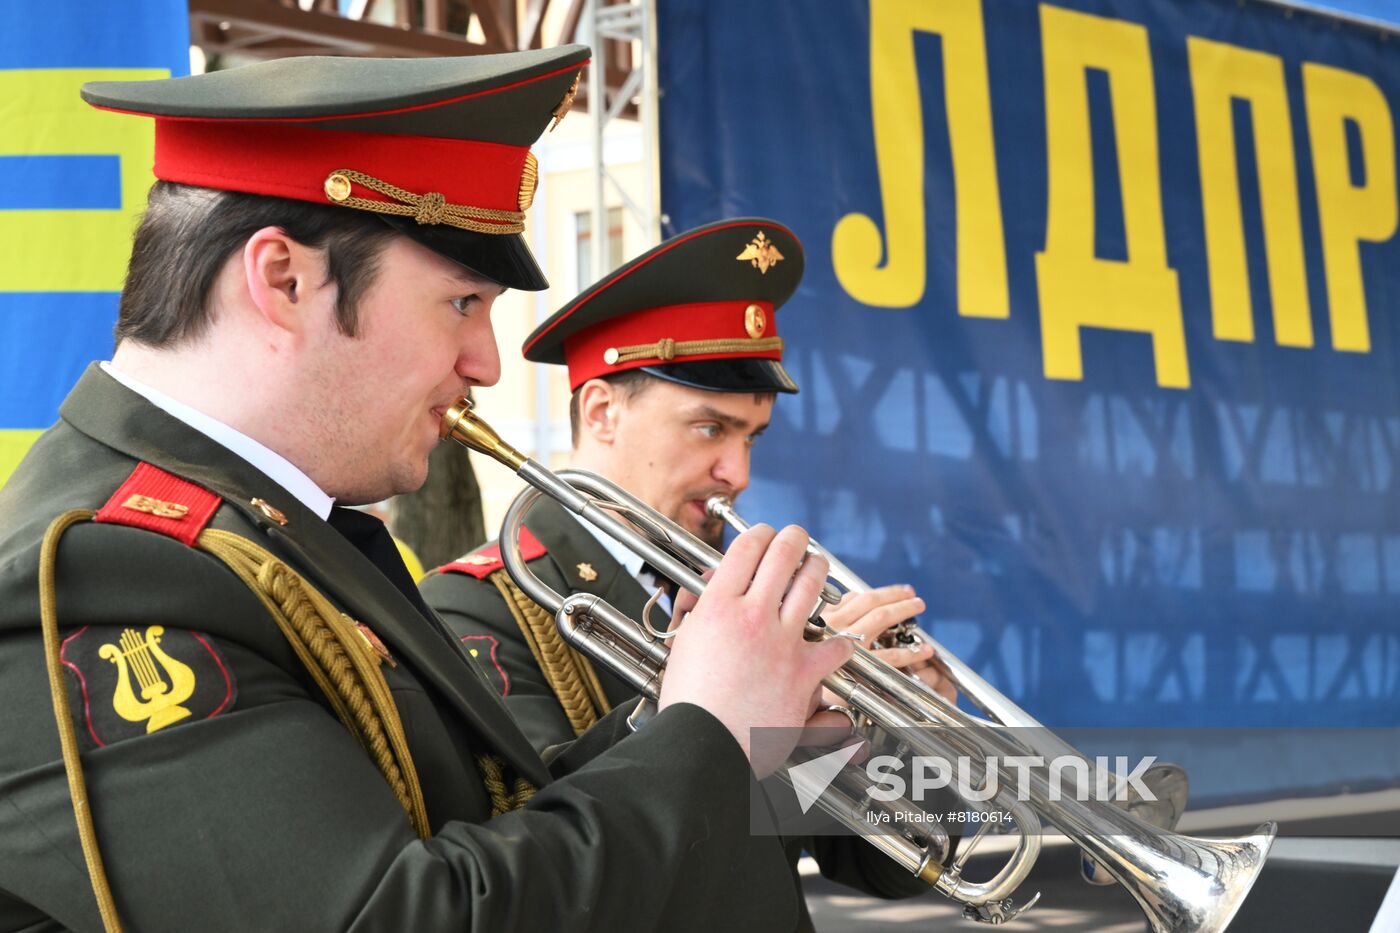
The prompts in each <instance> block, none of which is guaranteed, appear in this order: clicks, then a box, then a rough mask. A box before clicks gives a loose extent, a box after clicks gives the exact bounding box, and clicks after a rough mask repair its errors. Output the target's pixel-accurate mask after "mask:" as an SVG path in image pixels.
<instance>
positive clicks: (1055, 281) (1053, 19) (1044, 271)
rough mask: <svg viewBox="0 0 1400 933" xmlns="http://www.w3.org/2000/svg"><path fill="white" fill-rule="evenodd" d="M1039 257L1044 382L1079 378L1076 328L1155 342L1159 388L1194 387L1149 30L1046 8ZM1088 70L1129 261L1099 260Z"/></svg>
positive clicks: (1043, 16) (1042, 20)
mask: <svg viewBox="0 0 1400 933" xmlns="http://www.w3.org/2000/svg"><path fill="white" fill-rule="evenodd" d="M1040 26H1041V41H1042V43H1043V52H1044V60H1045V122H1046V147H1047V150H1048V151H1047V153H1046V157H1047V160H1048V162H1049V174H1050V199H1049V200H1050V204H1049V209H1048V217H1047V219H1046V232H1045V250H1044V252H1041V253H1037V254H1036V257H1035V260H1036V262H1035V267H1036V279H1037V281H1038V283H1039V288H1040V321H1041V339H1042V341H1043V348H1042V349H1043V354H1044V363H1045V375H1046V377H1047V378H1050V379H1075V380H1078V379H1082V378H1083V376H1084V365H1083V360H1082V356H1081V349H1080V345H1079V329H1080V328H1081V327H1100V328H1105V329H1108V330H1126V331H1141V332H1143V333H1147V334H1151V335H1152V350H1153V357H1154V359H1155V361H1156V370H1157V384H1158V385H1162V386H1168V387H1171V388H1186V387H1187V386H1189V385H1190V384H1191V376H1190V370H1189V369H1188V366H1187V361H1186V336H1185V332H1184V330H1183V328H1182V321H1181V297H1180V294H1179V291H1178V288H1177V278H1176V271H1175V270H1174V269H1171V268H1170V267H1168V265H1167V250H1166V233H1165V231H1164V229H1163V225H1162V193H1161V181H1160V178H1159V175H1158V164H1157V101H1156V94H1155V93H1154V91H1153V86H1152V58H1151V53H1150V51H1149V48H1148V42H1147V30H1146V29H1144V28H1143V27H1142V26H1139V25H1136V24H1134V23H1126V22H1122V21H1120V20H1114V19H1107V18H1104V17H1100V16H1091V15H1089V14H1085V13H1076V12H1072V11H1070V10H1063V9H1059V8H1058V7H1053V6H1049V5H1045V4H1042V5H1041V7H1040ZM1087 68H1099V69H1102V70H1104V71H1106V72H1107V73H1108V76H1109V82H1110V87H1111V93H1112V101H1113V103H1112V107H1113V125H1114V141H1115V145H1116V148H1117V154H1118V170H1119V183H1120V186H1121V189H1122V192H1123V229H1124V233H1125V235H1126V239H1127V246H1128V258H1127V261H1126V262H1120V261H1114V260H1108V259H1100V258H1098V257H1096V256H1095V255H1094V220H1095V218H1094V173H1093V172H1094V170H1093V156H1092V151H1091V148H1090V143H1091V138H1090V128H1089V98H1088V89H1087V85H1086V82H1085V78H1084V72H1085V69H1087Z"/></svg>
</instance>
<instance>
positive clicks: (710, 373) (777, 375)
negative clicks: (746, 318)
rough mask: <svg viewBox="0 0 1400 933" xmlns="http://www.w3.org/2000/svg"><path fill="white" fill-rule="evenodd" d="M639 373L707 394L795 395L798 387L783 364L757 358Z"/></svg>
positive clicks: (695, 363)
mask: <svg viewBox="0 0 1400 933" xmlns="http://www.w3.org/2000/svg"><path fill="white" fill-rule="evenodd" d="M642 372H645V373H650V374H651V375H653V376H656V377H657V378H658V379H665V380H667V381H668V382H675V383H678V384H680V385H683V386H690V387H691V388H692V389H706V390H708V391H710V392H784V393H787V394H796V392H797V383H796V382H793V381H792V377H791V376H789V375H788V373H787V370H786V369H783V364H782V363H779V362H778V361H777V360H766V359H760V358H758V357H741V358H739V359H729V360H691V361H690V362H686V363H665V364H662V365H658V366H643V367H642Z"/></svg>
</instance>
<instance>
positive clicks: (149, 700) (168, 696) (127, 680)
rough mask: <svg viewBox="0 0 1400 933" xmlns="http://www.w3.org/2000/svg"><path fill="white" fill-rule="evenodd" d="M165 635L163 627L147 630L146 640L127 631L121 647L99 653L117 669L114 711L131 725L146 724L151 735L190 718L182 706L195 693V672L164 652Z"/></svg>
mask: <svg viewBox="0 0 1400 933" xmlns="http://www.w3.org/2000/svg"><path fill="white" fill-rule="evenodd" d="M164 634H165V629H164V627H162V626H159V625H152V626H151V627H150V628H148V629H146V635H145V637H142V635H141V633H140V632H138V631H136V629H134V628H128V629H123V630H122V633H121V637H120V638H119V639H118V643H117V644H115V645H114V644H111V643H110V642H109V643H107V644H104V645H103V646H102V647H101V648H99V649H98V651H97V655H98V657H101V658H105V659H106V660H108V661H111V662H112V663H113V664H114V665H116V668H117V684H116V690H115V692H114V693H113V695H112V708H113V709H115V710H116V712H117V715H118V716H120V717H121V718H123V719H125V720H127V721H128V722H142V721H144V722H145V723H146V732H147V733H151V732H156V731H158V730H160V729H164V728H165V727H166V726H168V725H170V724H171V723H173V722H179V721H180V720H181V719H184V718H185V717H186V716H188V715H189V714H190V711H189V710H187V709H185V707H183V706H181V705H180V704H181V703H184V702H185V701H186V700H188V699H189V698H190V695H191V694H193V693H194V671H192V670H190V668H189V666H188V665H186V664H184V663H182V662H180V661H177V660H176V659H175V658H172V657H171V656H170V655H168V654H166V653H165V652H164V651H162V650H161V647H160V637H161V636H162V635H164ZM133 680H134V683H133ZM138 694H139V698H138Z"/></svg>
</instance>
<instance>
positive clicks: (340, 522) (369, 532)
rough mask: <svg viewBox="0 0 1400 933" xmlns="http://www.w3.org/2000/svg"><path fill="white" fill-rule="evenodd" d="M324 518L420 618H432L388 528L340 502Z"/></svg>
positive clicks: (375, 519)
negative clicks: (385, 579)
mask: <svg viewBox="0 0 1400 933" xmlns="http://www.w3.org/2000/svg"><path fill="white" fill-rule="evenodd" d="M328 521H329V522H330V526H331V527H332V528H334V529H335V530H336V531H338V532H340V534H341V536H342V537H344V538H345V540H347V541H349V542H350V543H351V544H352V545H353V546H354V548H355V550H357V551H359V552H360V553H361V554H363V555H365V557H366V558H368V559H369V562H370V563H372V564H374V566H376V567H378V568H379V570H380V572H381V573H383V574H384V576H386V577H388V578H389V582H390V583H392V584H394V586H395V587H396V588H397V589H398V591H399V592H400V593H403V595H404V596H405V597H406V598H407V599H408V601H409V602H411V603H413V605H414V608H416V609H417V610H418V611H419V612H421V613H422V614H423V616H424V618H428V619H431V618H432V615H431V613H430V612H429V611H428V607H427V605H426V604H425V603H424V602H423V597H422V596H420V595H419V593H418V586H417V585H416V584H415V583H414V580H413V575H412V574H410V573H409V572H408V567H406V566H405V565H404V562H403V558H402V557H400V556H399V549H398V547H397V546H396V545H395V544H394V539H393V536H391V535H390V534H389V529H388V528H387V527H386V526H385V525H384V523H383V522H382V521H380V520H379V519H377V518H375V517H374V516H373V515H369V514H367V513H365V512H361V511H358V510H356V509H347V508H344V507H342V506H336V507H335V508H333V509H331V516H330V518H329V519H328Z"/></svg>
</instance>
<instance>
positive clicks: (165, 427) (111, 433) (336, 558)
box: [61, 364, 549, 786]
mask: <svg viewBox="0 0 1400 933" xmlns="http://www.w3.org/2000/svg"><path fill="white" fill-rule="evenodd" d="M61 414H62V416H63V418H64V420H65V421H67V422H68V423H69V424H71V425H72V426H73V427H75V428H76V429H78V430H79V431H82V432H83V433H84V434H87V435H89V436H90V437H92V438H93V439H95V440H97V441H99V442H101V443H103V444H106V445H108V446H110V447H113V448H114V449H117V450H120V451H122V452H123V453H125V454H127V455H128V456H131V457H133V458H135V459H138V460H143V461H146V462H149V463H152V464H154V465H155V466H159V467H161V468H162V469H166V470H169V471H170V472H172V473H175V474H177V475H179V476H183V477H185V478H186V479H189V480H190V481H192V482H195V483H198V484H200V485H202V486H205V487H207V488H208V489H210V490H212V491H214V492H216V493H218V494H220V495H221V496H223V497H224V499H225V502H226V504H227V505H229V506H232V507H233V508H235V509H237V510H239V511H240V512H241V513H243V515H244V516H245V517H246V518H247V520H248V521H250V522H252V523H253V524H255V525H256V526H258V527H259V528H260V529H262V530H263V531H264V533H265V534H266V535H267V536H268V538H269V539H270V543H271V545H272V546H271V548H270V549H271V550H273V551H275V552H278V553H281V554H284V555H286V557H287V559H288V560H289V562H290V563H292V564H293V565H295V566H296V567H298V568H299V569H301V570H302V571H303V572H306V573H308V575H309V576H310V577H311V582H313V583H314V584H315V585H316V586H318V587H320V588H321V589H323V591H324V592H325V593H326V595H327V596H328V597H330V598H331V600H332V601H334V602H336V603H338V604H339V605H340V606H341V607H342V608H343V609H344V610H345V611H346V612H347V613H349V614H350V615H351V616H352V617H353V618H355V619H356V620H357V621H361V622H364V623H365V624H367V625H368V626H370V628H372V629H373V630H374V632H375V633H376V634H377V635H379V637H380V638H382V639H383V640H384V641H385V642H387V643H388V644H389V645H390V647H391V650H393V652H394V653H395V654H396V655H398V656H399V657H400V658H401V659H403V660H405V661H407V662H408V664H409V665H410V666H411V667H412V668H413V669H414V670H415V671H417V672H419V673H421V674H422V675H423V676H424V677H425V678H426V679H427V680H428V681H430V682H431V683H432V684H433V686H434V687H435V688H437V690H438V691H439V692H440V693H441V694H442V695H443V696H444V697H445V698H446V699H447V700H448V701H449V702H451V703H452V705H453V706H455V707H456V708H457V710H458V712H459V713H460V714H461V715H462V716H463V717H464V718H465V719H466V720H467V721H468V722H469V723H470V724H471V725H472V727H473V729H474V730H475V731H476V732H478V733H479V734H480V735H481V736H482V738H483V739H484V740H485V741H486V743H487V744H489V745H490V746H491V747H492V750H493V751H495V752H497V753H499V754H501V755H503V756H504V757H506V758H507V759H508V760H509V761H510V763H511V764H512V765H513V766H514V768H515V769H516V772H517V773H519V774H520V775H521V776H523V777H525V778H526V779H527V780H529V781H530V782H531V783H533V784H535V785H537V786H542V785H543V784H545V783H547V782H548V780H549V775H548V772H547V771H546V770H545V768H544V765H543V763H542V762H541V761H540V758H539V755H538V754H537V753H536V752H535V751H534V749H533V748H532V747H531V746H530V743H529V740H527V739H526V738H525V736H524V734H523V733H521V731H520V730H519V729H518V728H517V727H516V726H515V721H514V720H513V719H512V718H511V717H510V714H509V713H507V712H506V709H505V706H504V704H502V702H501V698H500V697H499V696H497V694H496V692H495V691H494V690H493V689H491V687H490V685H489V684H487V683H486V681H485V680H484V679H483V678H482V676H481V675H480V673H479V672H478V669H477V667H476V665H475V664H473V663H472V662H471V660H470V659H469V658H468V657H467V655H466V654H465V651H464V649H463V648H462V646H461V644H460V643H459V642H458V641H457V640H456V639H454V638H452V637H451V636H450V634H449V633H448V631H447V629H446V627H445V626H444V624H443V623H442V621H441V620H440V619H438V618H437V616H436V615H435V614H432V613H430V618H427V619H425V617H424V616H423V615H422V614H421V613H420V611H419V610H418V609H417V608H416V607H415V606H414V605H413V603H411V602H410V601H409V600H408V599H407V598H406V597H405V596H404V595H403V594H402V593H401V592H399V590H398V588H397V587H395V586H394V584H393V583H392V582H391V581H390V580H389V579H388V578H387V577H385V576H384V574H383V573H382V572H380V570H379V569H378V568H377V567H375V566H374V564H372V563H371V562H370V561H369V560H368V559H367V558H366V557H365V556H364V555H363V554H361V553H360V552H359V551H358V550H356V549H355V547H353V546H352V545H351V544H350V542H349V541H347V540H346V539H345V538H344V536H342V535H341V534H340V533H339V532H338V531H336V530H335V529H334V528H332V527H331V526H330V525H329V524H327V523H326V522H324V521H322V520H321V519H320V518H319V517H318V516H317V515H315V514H313V513H312V512H311V511H310V510H308V509H307V508H306V507H305V506H303V505H302V504H301V503H300V502H299V501H298V500H297V499H296V498H295V497H293V496H292V495H291V494H290V493H288V492H287V491H286V490H284V489H282V487H281V486H279V485H277V484H276V483H274V482H273V481H272V480H271V479H269V478H268V477H267V476H266V475H264V474H263V473H262V472H261V471H260V470H258V469H256V468H255V467H253V466H252V465H251V464H249V463H248V462H247V461H245V460H243V459H242V458H240V457H237V456H236V455H234V454H233V453H232V452H231V451H229V450H228V449H227V448H225V447H224V446H222V445H221V444H218V443H216V442H214V441H213V440H211V439H210V438H208V437H206V436H205V435H203V434H201V433H199V432H198V431H196V430H194V429H193V428H191V427H189V426H188V425H186V424H184V423H183V422H181V421H179V420H178V419H176V418H173V417H171V416H170V415H168V414H166V413H165V412H163V411H161V410H160V409H159V408H156V407H155V406H154V405H151V404H150V403H149V402H148V401H146V400H145V399H144V398H142V397H141V396H139V395H137V394H136V393H134V392H132V391H131V390H129V389H127V388H126V387H125V386H123V385H121V384H120V383H118V382H117V381H116V380H114V379H112V378H111V377H110V376H108V375H107V374H106V373H104V372H102V371H101V370H100V369H99V368H98V367H97V366H96V365H95V364H94V365H93V366H91V367H89V369H88V371H87V372H86V373H85V374H84V375H83V377H82V379H81V380H80V381H79V382H78V385H77V386H75V387H74V389H73V392H72V393H71V394H70V395H69V397H68V399H67V400H66V401H65V402H64V404H63V407H62V409H61ZM254 498H258V499H261V500H264V501H266V502H268V503H269V504H271V505H272V506H274V507H275V508H277V509H278V510H280V511H281V512H282V513H283V515H284V516H285V518H286V520H287V522H286V524H285V525H281V524H278V523H276V522H274V521H272V520H270V519H269V518H268V517H267V516H266V515H265V514H264V513H263V512H261V511H260V510H259V509H257V508H255V507H254V506H253V505H252V504H251V503H252V500H253V499H254ZM226 523H229V522H228V521H227V520H225V521H224V522H220V521H219V520H218V519H217V518H216V520H215V524H216V525H219V524H226Z"/></svg>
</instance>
